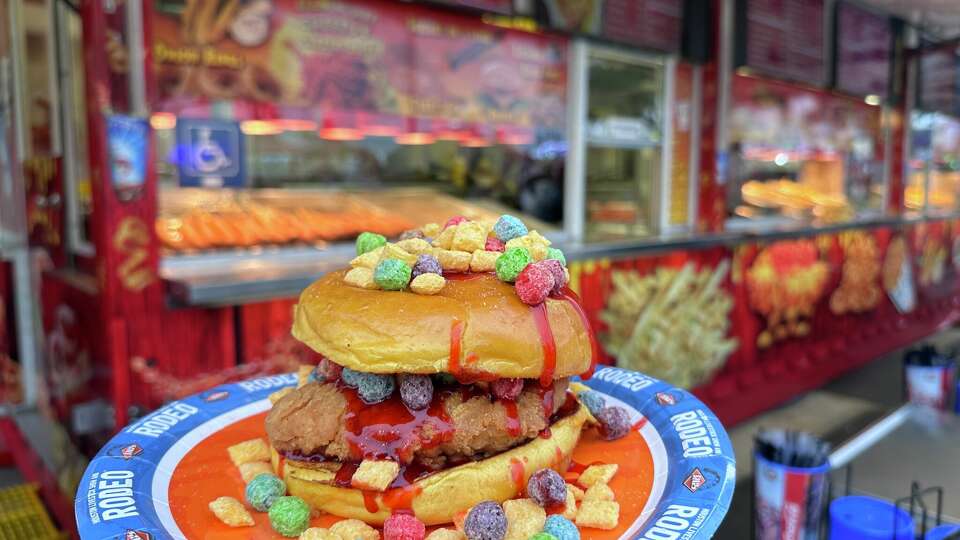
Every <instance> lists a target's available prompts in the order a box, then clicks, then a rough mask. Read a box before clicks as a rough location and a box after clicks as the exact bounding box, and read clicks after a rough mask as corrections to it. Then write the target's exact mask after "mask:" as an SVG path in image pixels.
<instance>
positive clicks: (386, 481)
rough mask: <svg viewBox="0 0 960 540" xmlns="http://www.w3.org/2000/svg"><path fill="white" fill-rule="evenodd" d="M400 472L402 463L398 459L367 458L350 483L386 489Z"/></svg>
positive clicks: (363, 486) (381, 489)
mask: <svg viewBox="0 0 960 540" xmlns="http://www.w3.org/2000/svg"><path fill="white" fill-rule="evenodd" d="M398 474H400V464H399V463H397V462H396V461H374V460H371V459H365V460H363V462H361V463H360V466H359V467H357V470H356V472H354V473H353V478H351V479H350V484H351V485H352V486H353V487H355V488H360V489H372V490H374V491H384V490H386V489H387V488H388V487H389V486H390V484H391V483H392V482H393V479H394V478H396V477H397V475H398Z"/></svg>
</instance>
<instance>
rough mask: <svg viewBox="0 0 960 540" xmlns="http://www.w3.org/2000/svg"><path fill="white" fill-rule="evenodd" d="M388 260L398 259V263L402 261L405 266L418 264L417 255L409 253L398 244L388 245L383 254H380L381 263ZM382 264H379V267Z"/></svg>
mask: <svg viewBox="0 0 960 540" xmlns="http://www.w3.org/2000/svg"><path fill="white" fill-rule="evenodd" d="M387 259H397V260H398V261H402V262H403V264H405V265H407V266H413V265H414V264H415V263H416V262H417V256H416V255H414V254H413V253H410V252H408V251H407V250H405V249H403V248H401V247H400V246H398V245H396V244H387V245H386V246H384V247H383V252H382V253H380V262H383V261H385V260H387ZM380 262H378V263H377V265H379V264H380Z"/></svg>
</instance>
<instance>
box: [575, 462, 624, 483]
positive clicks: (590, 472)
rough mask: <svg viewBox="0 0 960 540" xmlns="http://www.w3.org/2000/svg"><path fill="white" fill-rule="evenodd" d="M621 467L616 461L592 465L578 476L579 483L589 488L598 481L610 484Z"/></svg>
mask: <svg viewBox="0 0 960 540" xmlns="http://www.w3.org/2000/svg"><path fill="white" fill-rule="evenodd" d="M619 468H620V466H619V465H617V464H616V463H609V464H603V465H591V466H589V467H587V469H586V470H585V471H583V474H581V475H580V477H579V478H577V483H578V484H580V485H581V486H586V487H587V488H589V487H590V486H592V485H594V484H596V483H598V482H599V483H601V484H609V483H610V480H611V479H613V476H614V475H615V474H617V469H619Z"/></svg>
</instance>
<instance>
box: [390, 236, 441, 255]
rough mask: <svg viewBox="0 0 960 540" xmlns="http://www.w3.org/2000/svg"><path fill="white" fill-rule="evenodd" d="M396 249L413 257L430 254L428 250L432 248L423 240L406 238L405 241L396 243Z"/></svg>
mask: <svg viewBox="0 0 960 540" xmlns="http://www.w3.org/2000/svg"><path fill="white" fill-rule="evenodd" d="M397 247H398V248H400V249H402V250H404V251H406V252H407V253H411V254H413V255H420V254H422V253H430V250H431V249H433V248H432V246H430V242H427V241H426V240H424V239H423V238H408V239H406V240H401V241H399V242H397Z"/></svg>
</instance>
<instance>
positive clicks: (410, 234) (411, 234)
mask: <svg viewBox="0 0 960 540" xmlns="http://www.w3.org/2000/svg"><path fill="white" fill-rule="evenodd" d="M411 238H423V231H421V230H420V229H410V230H407V231H403V233H402V234H400V240H410V239H411Z"/></svg>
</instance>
